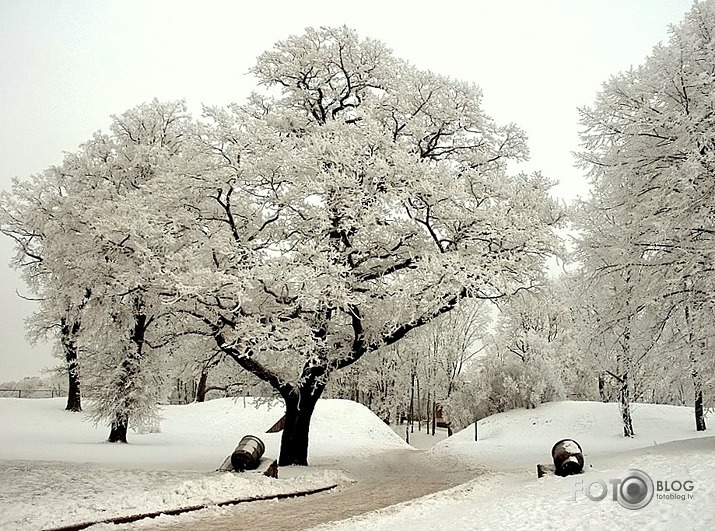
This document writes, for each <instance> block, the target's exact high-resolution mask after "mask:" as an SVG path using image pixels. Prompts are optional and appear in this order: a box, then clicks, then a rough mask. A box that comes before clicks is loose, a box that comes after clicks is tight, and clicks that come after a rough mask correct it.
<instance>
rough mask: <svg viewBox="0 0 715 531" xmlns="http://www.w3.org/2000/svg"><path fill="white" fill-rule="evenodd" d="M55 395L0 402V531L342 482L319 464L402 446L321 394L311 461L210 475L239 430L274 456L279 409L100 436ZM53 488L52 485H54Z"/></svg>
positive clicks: (213, 408) (209, 410) (185, 417)
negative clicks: (116, 437)
mask: <svg viewBox="0 0 715 531" xmlns="http://www.w3.org/2000/svg"><path fill="white" fill-rule="evenodd" d="M63 407H64V400H63V399H59V398H57V399H37V400H30V399H13V398H4V399H0V426H2V429H1V430H0V529H1V530H6V529H7V530H13V531H16V530H20V529H38V528H40V527H46V526H51V525H53V526H59V525H60V524H63V523H64V524H70V523H77V522H81V521H87V520H92V519H101V518H106V517H114V516H119V515H124V514H133V513H144V512H149V511H155V510H160V509H166V508H172V507H181V506H187V505H194V504H200V503H207V502H220V501H225V500H230V499H235V498H240V497H246V496H256V495H267V494H275V493H281V492H296V491H300V490H304V489H310V488H318V487H322V486H327V485H331V484H335V483H345V482H349V481H350V478H348V477H346V476H345V475H344V474H343V473H341V472H339V471H331V470H328V469H326V468H325V467H326V466H330V464H331V463H335V462H337V461H338V460H339V459H340V458H341V456H345V455H349V456H351V458H359V457H366V456H369V455H372V454H375V453H380V452H384V451H386V450H389V449H396V448H409V447H408V446H407V445H406V444H405V443H404V442H403V441H402V440H401V439H400V438H399V437H398V436H397V435H396V434H395V433H394V432H393V431H392V430H391V429H390V428H389V427H388V426H386V425H385V424H384V423H383V422H382V421H380V419H378V418H377V417H376V416H375V415H374V414H373V413H372V412H370V410H368V409H367V408H365V407H364V406H361V405H360V404H356V403H355V402H349V401H345V400H321V401H320V402H319V403H318V405H317V407H316V411H315V413H314V421H313V424H312V428H311V446H310V462H311V464H313V465H317V466H314V467H310V468H309V469H305V468H302V467H296V468H294V469H293V468H291V469H285V468H281V469H280V472H279V479H278V480H273V479H270V478H265V477H261V476H258V475H254V474H252V475H246V474H233V473H215V472H214V470H215V469H216V468H218V466H219V465H221V463H222V461H223V460H224V458H225V457H226V456H228V455H229V454H230V453H231V452H232V451H233V449H234V448H235V447H236V445H237V444H238V441H239V440H240V438H241V437H242V436H243V435H247V434H253V435H257V436H258V437H260V438H261V440H263V441H264V443H265V445H266V453H265V455H266V456H267V457H268V456H270V457H273V458H277V457H278V450H279V447H280V436H281V434H280V433H274V434H269V433H265V431H266V430H267V429H268V428H270V427H271V426H272V425H273V424H274V423H275V422H276V421H277V420H278V419H279V418H280V417H281V416H282V415H283V408H282V407H280V406H279V405H277V404H275V403H273V404H269V403H264V404H262V405H257V407H255V405H254V402H253V400H252V399H250V398H249V399H246V400H245V402H244V400H243V399H242V398H240V399H238V400H233V399H221V400H212V401H209V402H205V403H202V404H188V405H184V406H166V407H164V408H163V409H162V415H163V417H164V420H163V421H162V423H161V433H148V434H139V433H133V432H130V433H129V437H128V438H129V441H130V444H126V445H124V444H110V443H107V442H106V438H107V435H108V429H107V428H105V427H99V428H97V427H95V426H93V425H92V424H91V423H89V422H87V421H86V420H85V416H84V415H83V414H78V413H70V412H67V411H64V409H63ZM60 485H61V488H59V486H60Z"/></svg>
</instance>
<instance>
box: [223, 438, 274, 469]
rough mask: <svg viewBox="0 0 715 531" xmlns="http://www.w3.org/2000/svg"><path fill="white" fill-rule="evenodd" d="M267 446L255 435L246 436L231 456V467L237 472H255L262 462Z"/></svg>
mask: <svg viewBox="0 0 715 531" xmlns="http://www.w3.org/2000/svg"><path fill="white" fill-rule="evenodd" d="M265 451H266V446H265V445H264V444H263V441H262V440H260V439H259V438H258V437H255V436H253V435H246V436H245V437H243V439H241V441H240V442H239V443H238V446H236V449H235V450H234V451H233V453H232V454H231V465H232V466H233V469H234V470H236V471H243V470H253V469H254V468H257V467H258V463H260V462H261V457H263V452H265Z"/></svg>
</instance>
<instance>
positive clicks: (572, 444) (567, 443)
mask: <svg viewBox="0 0 715 531" xmlns="http://www.w3.org/2000/svg"><path fill="white" fill-rule="evenodd" d="M551 458H552V459H553V460H554V464H553V465H536V474H537V476H538V477H543V476H545V475H546V474H549V473H552V474H556V475H557V476H562V477H565V476H571V475H573V474H580V473H581V471H582V470H583V450H581V445H580V444H579V443H577V442H576V441H574V440H573V439H561V440H560V441H559V442H557V443H556V444H554V447H553V448H552V449H551Z"/></svg>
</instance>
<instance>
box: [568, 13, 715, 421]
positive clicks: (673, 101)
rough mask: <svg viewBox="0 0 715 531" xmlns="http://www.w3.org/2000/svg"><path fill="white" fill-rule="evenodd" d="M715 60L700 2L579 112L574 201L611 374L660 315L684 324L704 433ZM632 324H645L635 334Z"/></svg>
mask: <svg viewBox="0 0 715 531" xmlns="http://www.w3.org/2000/svg"><path fill="white" fill-rule="evenodd" d="M714 64H715V2H713V1H712V0H707V1H698V2H695V4H694V5H693V8H692V10H691V11H690V12H689V13H688V14H687V15H686V17H685V19H684V20H683V22H682V23H681V24H679V25H678V26H677V27H674V28H673V30H672V31H671V35H670V39H669V41H668V42H667V43H666V44H663V45H660V46H657V47H656V48H654V50H653V53H652V54H651V56H650V57H649V58H648V59H647V60H646V61H645V62H644V64H643V65H642V66H640V67H638V68H636V69H632V70H630V71H628V72H624V73H620V74H618V75H616V76H614V77H613V78H611V79H610V80H609V81H608V82H607V83H606V84H605V85H604V87H603V89H602V91H601V92H600V93H599V95H598V97H597V99H596V101H595V103H594V105H593V106H592V107H590V108H585V109H582V110H581V115H582V123H583V125H584V127H585V130H584V132H583V134H582V139H583V145H584V150H583V152H582V153H581V160H582V162H583V163H584V166H585V167H587V168H588V169H589V170H590V175H591V177H592V179H593V190H594V192H593V196H592V198H591V199H590V200H589V201H588V203H586V205H584V217H583V219H584V223H583V238H582V246H581V248H582V251H583V254H582V257H584V259H585V261H586V262H587V263H588V268H589V270H590V272H591V273H592V274H593V275H594V277H596V278H597V282H598V283H600V284H603V283H608V284H609V285H610V286H611V287H612V289H613V296H614V298H613V299H612V300H610V301H609V302H608V305H609V307H610V309H609V310H608V312H607V313H608V315H607V316H604V322H605V323H607V324H608V326H610V327H611V329H612V330H616V328H615V327H616V325H617V330H616V336H617V337H618V338H619V342H620V345H621V347H620V351H621V354H622V356H621V358H622V361H623V366H624V371H625V372H623V374H621V378H622V376H623V375H624V374H627V373H628V372H629V368H628V365H629V364H631V361H628V360H638V359H642V357H643V355H644V354H645V353H646V352H647V350H648V349H649V348H651V345H653V344H654V342H656V341H658V340H659V338H661V337H662V331H663V330H664V328H665V327H666V325H667V323H668V322H669V321H670V322H679V323H685V325H684V326H683V327H682V328H683V330H682V334H681V335H682V337H683V338H685V339H684V343H685V345H686V348H683V349H682V352H683V353H684V355H685V356H686V357H687V358H688V360H689V363H688V365H689V366H690V373H691V376H692V388H693V394H692V396H693V403H694V406H695V412H696V426H697V429H698V430H703V429H705V421H704V417H703V410H704V406H703V404H704V400H705V399H706V397H704V396H703V392H704V391H705V390H706V387H705V386H704V385H703V383H704V381H706V380H705V379H706V378H708V377H712V364H711V363H710V361H711V360H712V355H711V354H710V353H707V352H705V349H707V345H708V344H709V343H711V342H712V340H713V336H712V332H711V330H710V328H711V327H710V326H709V325H706V326H704V323H707V322H710V320H711V318H712V312H713V309H714V307H713V304H712V301H713V293H714V291H715V283H714V280H715V276H714V275H713V267H712V264H713V261H714V260H715V256H714V255H713V252H714V251H713V250H714V249H715V246H714V245H713V244H714V243H715V242H714V241H713V235H715V222H714V218H713V212H714V211H715V193H714V191H715V188H714V187H715V181H714V180H713V175H715V145H714V144H713V134H714V132H715V107H714V100H713V93H714V91H715V71H714V70H713V65H714ZM636 321H641V322H644V321H645V322H646V323H649V324H648V326H649V327H650V329H651V330H650V332H649V333H648V334H647V336H648V337H646V338H643V339H642V340H639V341H637V342H636V341H634V340H633V339H634V338H633V333H632V332H633V330H634V324H635V323H636ZM641 329H642V327H641ZM671 337H672V336H671ZM634 350H639V351H640V353H638V354H635V356H634V355H633V352H634ZM624 382H625V380H624ZM626 431H628V429H627V427H626Z"/></svg>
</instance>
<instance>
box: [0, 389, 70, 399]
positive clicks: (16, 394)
mask: <svg viewBox="0 0 715 531" xmlns="http://www.w3.org/2000/svg"><path fill="white" fill-rule="evenodd" d="M56 396H67V392H66V391H60V390H58V389H0V398H55V397H56Z"/></svg>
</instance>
